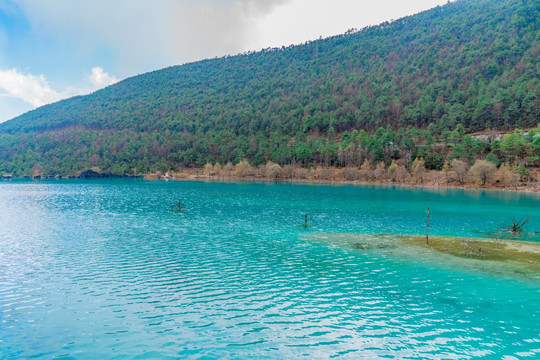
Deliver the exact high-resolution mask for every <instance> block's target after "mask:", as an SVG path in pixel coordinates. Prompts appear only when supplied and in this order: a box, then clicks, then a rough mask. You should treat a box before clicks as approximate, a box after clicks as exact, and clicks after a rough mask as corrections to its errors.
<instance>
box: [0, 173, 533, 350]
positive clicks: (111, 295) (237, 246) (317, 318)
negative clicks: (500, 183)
mask: <svg viewBox="0 0 540 360" xmlns="http://www.w3.org/2000/svg"><path fill="white" fill-rule="evenodd" d="M508 194H510V195H511V193H502V194H501V193H491V192H484V193H481V192H480V194H478V193H476V192H467V191H463V190H447V191H445V192H444V193H441V192H437V191H433V190H429V191H423V190H412V189H403V190H398V189H391V188H381V187H354V186H340V187H331V186H299V185H298V186H293V185H279V184H212V183H191V182H142V181H120V180H118V181H88V182H82V181H60V182H50V183H47V182H43V183H24V182H11V183H0V322H1V326H0V354H1V356H0V357H2V358H28V357H42V358H52V357H62V356H64V357H74V358H91V359H94V358H112V357H121V358H123V357H128V358H131V357H140V358H166V357H171V358H186V357H193V358H223V357H229V358H251V357H262V358H298V357H304V358H309V359H311V358H330V357H338V358H339V357H341V358H359V357H360V358H378V357H400V358H406V357H417V358H449V357H459V358H472V357H480V356H485V357H486V358H490V357H496V358H500V357H503V356H505V355H506V356H515V357H527V356H528V357H530V358H536V357H538V355H539V353H538V349H539V348H540V344H539V343H540V334H539V329H538V325H537V324H538V320H539V315H540V310H539V309H538V306H537V304H538V303H539V300H540V288H539V287H538V284H537V283H531V282H527V281H521V280H515V279H512V278H508V277H504V276H496V275H492V274H491V275H490V274H487V273H486V272H475V271H471V270H473V269H464V268H462V267H459V266H448V265H446V264H444V263H439V262H437V261H424V258H422V257H421V256H420V257H417V256H413V255H410V256H404V253H400V252H399V251H397V249H396V247H395V245H394V244H392V242H391V241H382V242H378V243H375V242H370V241H366V242H363V243H362V244H360V245H358V246H359V247H360V248H354V246H353V247H347V246H341V245H339V244H335V243H334V244H332V243H330V242H328V241H327V242H324V241H318V240H316V238H317V236H323V237H324V234H325V233H330V232H333V233H360V234H362V233H363V234H370V233H389V234H399V233H404V234H414V233H418V234H420V233H422V232H423V229H424V226H425V223H424V222H425V208H426V207H427V206H429V207H430V209H431V214H432V222H431V224H430V225H431V226H430V229H433V230H432V231H433V234H434V235H435V234H452V235H460V236H473V235H474V231H489V230H490V229H492V228H494V227H495V226H496V225H497V224H498V223H499V222H500V221H501V219H502V220H504V219H505V218H507V217H508V216H516V217H518V216H521V214H529V215H530V216H531V221H530V224H529V227H530V229H539V228H540V226H539V224H540V222H539V221H540V213H539V210H538V209H539V207H538V200H539V198H538V196H535V195H529V194H526V195H517V196H515V197H512V196H510V195H508ZM178 199H180V200H182V203H183V204H185V205H184V206H185V207H186V208H187V209H188V211H186V212H182V213H179V212H174V211H170V210H169V208H170V205H173V204H174V203H176V201H177V200H178ZM306 212H309V213H310V222H311V223H312V226H311V227H309V228H308V229H304V228H303V227H301V226H298V224H300V223H302V222H303V219H304V218H303V215H304V214H305V213H306ZM390 238H392V236H389V237H388V239H390ZM344 239H345V238H344ZM344 241H345V240H344ZM357 243H358V242H357ZM374 244H376V245H374ZM338 245H339V246H338ZM364 246H365V247H366V248H363V247H364Z"/></svg>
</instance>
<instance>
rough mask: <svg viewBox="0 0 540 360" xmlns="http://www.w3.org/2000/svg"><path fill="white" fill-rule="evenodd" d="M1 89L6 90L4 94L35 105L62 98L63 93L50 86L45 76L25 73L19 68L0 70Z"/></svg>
mask: <svg viewBox="0 0 540 360" xmlns="http://www.w3.org/2000/svg"><path fill="white" fill-rule="evenodd" d="M0 89H2V90H3V91H4V96H6V95H7V96H10V97H14V98H19V99H22V100H24V101H25V102H27V103H29V104H31V105H33V106H35V107H37V106H42V105H45V104H49V103H51V102H54V101H58V100H60V98H61V95H60V94H58V93H57V92H56V91H55V90H54V89H52V88H51V87H50V86H49V84H48V83H47V80H46V79H45V76H43V75H39V76H34V75H32V74H23V73H20V72H19V71H18V70H17V69H7V70H0Z"/></svg>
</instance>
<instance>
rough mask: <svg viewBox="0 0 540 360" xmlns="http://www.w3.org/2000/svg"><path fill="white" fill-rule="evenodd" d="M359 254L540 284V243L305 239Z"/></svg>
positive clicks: (407, 238)
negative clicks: (382, 254)
mask: <svg viewBox="0 0 540 360" xmlns="http://www.w3.org/2000/svg"><path fill="white" fill-rule="evenodd" d="M305 236H307V237H306V239H308V240H310V241H317V242H322V243H325V244H328V245H331V246H339V247H344V248H348V249H352V250H355V251H376V252H380V251H382V252H390V253H392V254H395V255H397V256H399V257H405V258H408V259H410V258H412V259H414V260H415V261H422V262H426V263H429V262H433V261H434V262H436V263H437V264H439V265H446V266H459V267H460V268H468V269H471V270H473V271H478V270H480V271H484V272H488V273H499V274H511V275H518V276H523V277H526V278H532V279H536V280H540V243H537V242H527V241H514V240H505V241H501V240H500V239H486V238H469V237H454V236H430V237H429V244H426V239H425V236H421V235H390V234H332V233H315V234H309V235H305Z"/></svg>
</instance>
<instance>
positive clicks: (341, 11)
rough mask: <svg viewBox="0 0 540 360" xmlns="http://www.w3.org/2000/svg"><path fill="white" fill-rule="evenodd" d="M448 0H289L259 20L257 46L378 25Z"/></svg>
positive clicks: (282, 43)
mask: <svg viewBox="0 0 540 360" xmlns="http://www.w3.org/2000/svg"><path fill="white" fill-rule="evenodd" d="M447 1H448V0H407V1H402V0H377V1H371V0H370V1H366V0H333V1H326V0H292V1H291V2H289V3H287V4H284V5H283V6H280V7H277V8H276V9H274V11H272V12H271V13H269V14H268V15H266V16H265V17H264V18H263V19H261V21H259V22H258V27H259V34H260V36H259V38H258V43H257V45H259V46H260V47H259V48H265V47H274V46H277V47H279V46H281V45H290V44H299V43H303V42H305V41H307V40H315V39H318V38H319V37H320V36H322V37H328V36H332V35H337V34H343V33H345V32H346V31H347V30H349V29H352V28H357V29H360V28H363V27H365V26H367V25H377V24H380V23H382V22H384V21H389V20H391V19H398V18H401V17H404V16H408V15H412V14H415V13H418V12H420V11H423V10H427V9H430V8H433V7H435V6H437V5H443V4H445V3H446V2H447Z"/></svg>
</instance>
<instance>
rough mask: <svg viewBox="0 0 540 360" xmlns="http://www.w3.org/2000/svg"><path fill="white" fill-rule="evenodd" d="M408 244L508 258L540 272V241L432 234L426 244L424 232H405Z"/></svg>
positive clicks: (458, 253) (480, 257) (463, 255)
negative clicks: (417, 233)
mask: <svg viewBox="0 0 540 360" xmlns="http://www.w3.org/2000/svg"><path fill="white" fill-rule="evenodd" d="M400 239H401V240H402V241H403V242H404V243H405V244H407V245H413V246H417V247H426V248H429V249H431V250H434V251H437V252H439V253H443V254H448V255H452V256H456V257H461V258H467V259H477V260H486V261H498V262H506V263H509V264H513V265H518V266H520V267H524V268H527V269H529V270H531V271H536V272H537V274H540V244H539V243H530V242H523V241H519V242H515V241H500V240H496V239H479V238H460V237H449V236H432V237H430V240H431V241H430V244H429V245H426V244H425V241H424V239H423V238H422V237H421V236H402V237H400Z"/></svg>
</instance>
